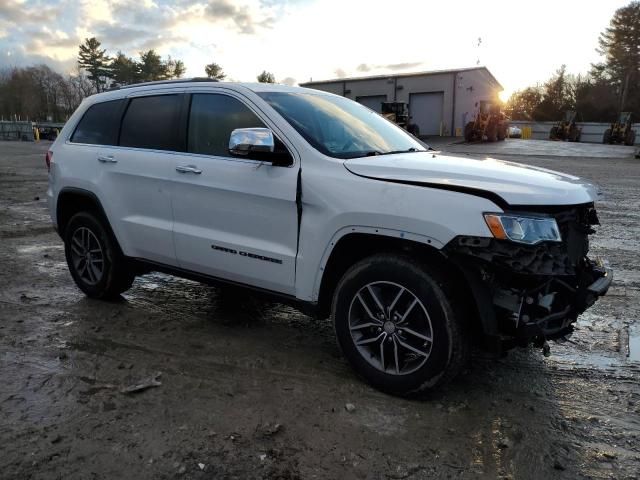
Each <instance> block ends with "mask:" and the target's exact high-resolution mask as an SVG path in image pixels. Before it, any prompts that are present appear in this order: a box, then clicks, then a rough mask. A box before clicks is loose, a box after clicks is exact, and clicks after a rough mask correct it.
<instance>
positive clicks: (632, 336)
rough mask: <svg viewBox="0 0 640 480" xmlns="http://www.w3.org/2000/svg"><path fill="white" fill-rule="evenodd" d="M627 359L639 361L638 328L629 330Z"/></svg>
mask: <svg viewBox="0 0 640 480" xmlns="http://www.w3.org/2000/svg"><path fill="white" fill-rule="evenodd" d="M629 360H631V361H632V362H640V328H634V329H631V330H629Z"/></svg>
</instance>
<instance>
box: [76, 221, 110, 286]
mask: <svg viewBox="0 0 640 480" xmlns="http://www.w3.org/2000/svg"><path fill="white" fill-rule="evenodd" d="M71 259H72V261H73V267H74V268H75V270H76V273H77V274H78V276H79V277H80V278H81V279H82V281H83V282H85V283H87V284H88V285H96V284H97V283H98V282H100V280H102V275H103V274H104V252H103V250H102V245H101V244H100V241H99V240H98V237H96V235H95V234H94V233H93V232H92V231H91V230H89V229H88V228H86V227H80V228H78V229H77V230H76V231H75V232H73V235H72V236H71Z"/></svg>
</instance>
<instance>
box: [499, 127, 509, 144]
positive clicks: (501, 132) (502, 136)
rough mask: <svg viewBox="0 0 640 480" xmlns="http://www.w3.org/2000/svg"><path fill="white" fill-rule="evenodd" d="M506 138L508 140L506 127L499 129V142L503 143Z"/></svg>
mask: <svg viewBox="0 0 640 480" xmlns="http://www.w3.org/2000/svg"><path fill="white" fill-rule="evenodd" d="M505 138H507V129H506V128H504V127H500V128H499V129H498V141H499V142H502V141H503V140H504V139H505Z"/></svg>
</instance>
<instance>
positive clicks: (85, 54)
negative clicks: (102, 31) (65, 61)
mask: <svg viewBox="0 0 640 480" xmlns="http://www.w3.org/2000/svg"><path fill="white" fill-rule="evenodd" d="M100 45H101V44H100V42H99V41H98V40H97V39H96V37H91V38H85V40H84V43H83V44H81V45H80V50H79V52H78V66H79V67H80V68H83V69H85V70H86V71H87V72H88V73H89V80H90V81H91V82H92V83H93V85H94V87H95V89H96V92H101V91H102V90H103V86H104V84H105V83H106V79H107V77H109V76H110V71H109V62H110V61H111V59H110V58H109V56H108V55H107V54H106V53H105V52H106V50H104V49H100Z"/></svg>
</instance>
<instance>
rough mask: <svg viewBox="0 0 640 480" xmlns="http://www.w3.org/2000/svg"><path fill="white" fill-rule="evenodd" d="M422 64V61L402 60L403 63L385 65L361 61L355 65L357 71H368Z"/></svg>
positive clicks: (400, 68)
mask: <svg viewBox="0 0 640 480" xmlns="http://www.w3.org/2000/svg"><path fill="white" fill-rule="evenodd" d="M420 65H424V62H404V63H388V64H386V65H373V64H369V63H361V64H360V65H358V66H357V67H356V70H357V71H358V72H370V71H371V70H393V71H398V70H409V69H412V68H416V67H419V66H420Z"/></svg>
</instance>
